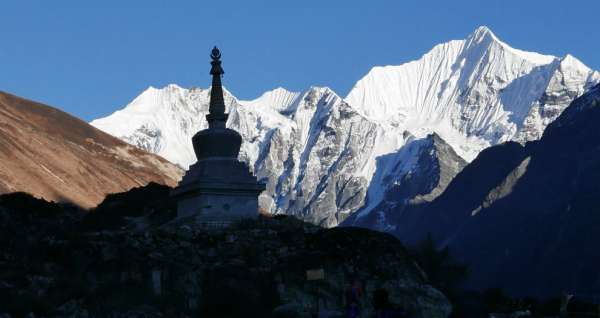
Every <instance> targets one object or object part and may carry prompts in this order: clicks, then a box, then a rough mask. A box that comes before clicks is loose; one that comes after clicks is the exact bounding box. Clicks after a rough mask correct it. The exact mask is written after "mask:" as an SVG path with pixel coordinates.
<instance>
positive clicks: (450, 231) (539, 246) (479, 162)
mask: <svg viewBox="0 0 600 318" xmlns="http://www.w3.org/2000/svg"><path fill="white" fill-rule="evenodd" d="M599 103H600V86H596V87H594V88H593V89H591V90H590V91H589V92H588V93H587V94H585V95H583V96H582V97H580V98H578V99H576V100H575V101H574V102H573V103H572V104H571V105H570V106H569V107H568V108H567V109H566V110H565V111H564V112H563V114H562V115H561V116H560V117H559V118H558V119H557V120H556V121H555V122H553V123H552V124H550V125H549V126H548V128H547V129H546V131H545V132H544V135H543V137H542V138H541V139H540V140H539V141H538V142H531V143H527V144H526V145H525V146H521V145H519V144H515V143H507V144H503V145H499V146H495V147H492V148H489V149H487V150H485V151H483V152H482V153H481V154H480V155H479V156H478V157H477V158H476V159H475V160H474V161H473V162H472V163H471V164H469V165H468V166H467V167H465V169H464V170H463V171H462V172H461V173H459V174H458V175H457V177H456V178H455V179H454V180H453V181H452V182H451V184H450V185H449V186H448V188H447V190H446V191H445V192H444V193H443V194H442V195H441V196H440V197H439V198H437V199H436V200H434V201H433V202H431V203H428V204H422V205H420V206H413V207H411V208H410V210H409V211H406V210H405V211H404V212H403V213H404V215H405V216H406V220H407V221H406V222H404V223H403V224H400V225H399V228H398V229H397V231H396V232H395V233H394V234H396V235H397V236H398V237H399V238H401V239H402V240H403V241H404V242H405V243H407V244H414V243H415V242H417V241H419V240H421V239H422V238H424V237H425V236H426V235H427V234H428V233H431V234H432V235H433V237H434V238H435V240H436V242H438V244H439V245H440V246H447V247H449V248H450V250H451V251H452V252H453V253H454V254H455V255H456V256H457V257H458V259H459V260H460V261H462V262H465V263H466V264H468V265H469V268H470V276H469V282H468V284H467V285H466V286H465V287H467V288H476V289H484V288H489V287H500V288H503V289H505V290H507V291H508V292H509V293H510V294H512V295H528V296H556V295H560V294H562V293H563V292H569V293H574V294H579V295H589V294H598V292H600V272H598V270H597V268H598V266H599V265H600V253H598V249H597V244H598V242H599V241H600V130H599V129H598V124H599V123H600V105H599Z"/></svg>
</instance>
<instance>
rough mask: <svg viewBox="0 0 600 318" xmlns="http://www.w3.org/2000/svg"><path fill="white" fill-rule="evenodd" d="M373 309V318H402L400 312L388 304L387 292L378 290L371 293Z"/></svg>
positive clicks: (381, 289) (402, 315)
mask: <svg viewBox="0 0 600 318" xmlns="http://www.w3.org/2000/svg"><path fill="white" fill-rule="evenodd" d="M373 308H374V309H375V318H403V317H404V314H403V312H402V311H401V310H399V309H396V308H394V306H393V305H392V303H390V299H389V294H388V292H387V290H385V289H383V288H378V289H376V290H375V291H374V292H373Z"/></svg>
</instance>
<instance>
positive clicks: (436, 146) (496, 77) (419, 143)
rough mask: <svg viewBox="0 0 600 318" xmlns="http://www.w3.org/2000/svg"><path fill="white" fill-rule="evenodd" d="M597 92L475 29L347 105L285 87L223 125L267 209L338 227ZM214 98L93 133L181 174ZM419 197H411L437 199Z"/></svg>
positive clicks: (153, 95)
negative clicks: (237, 140)
mask: <svg viewBox="0 0 600 318" xmlns="http://www.w3.org/2000/svg"><path fill="white" fill-rule="evenodd" d="M598 82H600V74H598V73H597V72H594V71H591V70H590V69H589V68H587V67H586V66H585V65H583V64H582V63H581V62H579V61H578V60H577V59H575V58H574V57H572V56H570V55H567V56H565V57H564V58H562V59H558V58H555V57H554V56H549V55H541V54H537V53H531V52H525V51H521V50H517V49H514V48H512V47H510V46H509V45H508V44H506V43H504V42H502V41H501V40H499V39H498V38H497V37H496V36H495V35H494V34H493V33H492V31H491V30H490V29H489V28H487V27H479V28H477V29H476V30H475V31H474V32H473V33H472V34H471V35H469V36H468V37H467V38H466V39H463V40H452V41H449V42H446V43H442V44H439V45H436V46H435V47H433V48H432V49H431V51H429V52H427V53H426V54H424V55H423V56H422V57H421V58H420V59H418V60H415V61H410V62H407V63H404V64H401V65H397V66H385V67H374V68H373V69H371V70H370V71H369V73H368V74H366V75H365V76H364V77H363V78H362V79H360V80H359V81H358V82H357V83H356V84H355V86H354V88H353V89H352V90H351V91H350V93H349V94H348V96H347V97H346V98H345V99H342V98H341V97H339V96H338V95H337V94H336V93H335V92H334V91H332V90H331V89H329V88H328V87H316V86H313V87H310V88H308V89H307V90H305V91H302V92H291V91H288V90H286V89H284V88H281V87H278V88H276V89H273V90H271V91H268V92H265V93H264V94H262V95H261V96H260V97H258V98H256V99H254V100H249V101H239V100H237V99H236V98H235V97H234V96H233V95H232V94H230V93H229V92H227V91H225V104H226V107H227V111H228V112H229V114H230V116H229V119H228V122H227V126H228V127H230V128H232V129H235V130H237V131H238V132H239V133H240V134H241V135H242V138H243V143H242V149H241V151H240V159H241V160H243V161H245V162H247V163H248V164H249V166H250V167H251V169H253V172H254V173H255V174H256V175H257V176H258V177H259V178H261V180H263V181H266V182H267V184H268V186H267V191H265V193H263V195H261V199H260V202H261V207H262V208H263V209H265V210H267V211H271V212H274V213H289V214H294V215H297V216H299V217H302V218H304V219H306V220H309V221H312V222H315V223H319V224H323V225H327V226H334V225H336V224H338V223H339V222H340V221H341V220H343V219H344V218H345V217H347V216H348V215H350V214H352V213H354V212H355V211H357V210H359V209H361V207H363V206H364V205H365V197H367V196H368V197H369V198H370V202H368V207H374V206H377V205H379V202H378V201H379V200H384V199H383V198H384V194H386V193H388V190H389V189H390V188H389V187H394V186H393V184H394V182H396V181H398V182H401V184H402V188H403V189H413V190H415V191H416V190H418V189H422V190H423V189H424V190H423V191H425V190H427V191H429V190H431V189H433V190H431V191H433V192H431V193H430V194H431V195H433V194H435V195H437V194H439V191H441V189H443V186H440V185H445V184H446V182H449V181H450V180H451V178H452V177H453V176H454V175H455V174H456V173H457V172H458V171H459V170H460V169H461V167H462V162H463V161H470V160H472V159H473V158H475V156H477V155H478V153H479V152H480V151H481V150H482V149H484V148H486V147H488V146H490V145H495V144H498V143H501V142H504V141H508V140H517V141H520V142H525V141H529V140H536V139H538V138H540V136H541V135H542V133H543V131H544V129H545V127H546V126H547V125H548V124H549V123H551V122H552V121H553V120H554V119H555V118H556V117H558V116H559V115H560V114H561V112H562V111H563V110H564V109H565V108H566V107H567V105H568V104H569V103H570V102H571V101H572V100H573V99H574V98H576V97H577V96H579V95H581V94H583V93H584V92H585V91H586V90H587V89H588V88H590V87H592V85H593V84H595V83H598ZM209 99H210V88H208V89H196V88H194V89H184V88H181V87H179V86H177V85H168V86H166V87H164V88H162V89H155V88H149V89H147V90H146V91H144V92H143V93H142V94H141V95H140V96H138V97H137V98H136V99H134V100H133V101H132V102H131V103H130V104H129V105H128V106H127V107H125V108H124V109H123V110H121V111H117V112H115V113H114V114H112V115H110V116H108V117H106V118H102V119H98V120H95V121H93V122H92V124H93V125H94V126H96V127H97V128H100V129H102V130H104V131H106V132H108V133H110V134H112V135H114V136H116V137H119V138H121V139H123V140H125V141H127V142H129V143H131V144H133V145H136V146H138V147H140V148H142V149H145V150H148V151H150V152H153V153H157V154H159V155H161V156H163V157H165V158H166V159H168V160H170V161H172V162H175V163H177V164H179V165H180V166H182V167H184V168H185V167H187V166H188V165H189V164H191V163H193V162H195V160H196V158H195V155H194V152H193V149H192V144H191V138H192V136H193V135H194V134H195V133H196V132H198V131H200V130H202V129H204V128H206V127H207V123H206V119H205V115H206V114H207V113H208V104H209ZM440 167H441V168H440ZM400 172H401V175H400V174H399V173H400ZM399 177H400V178H402V179H398V178H399ZM427 178H429V179H427ZM431 178H434V179H435V178H437V179H436V180H438V181H439V182H438V181H436V182H433V183H432V179H431ZM394 180H396V181H394ZM440 180H441V181H440ZM442 181H443V182H442ZM404 187H405V188H404ZM394 189H395V190H393V191H396V190H398V191H404V190H402V189H400V188H398V187H396V188H394ZM367 191H368V192H369V194H367ZM373 191H374V192H373ZM411 191H412V190H411ZM419 191H421V190H419ZM419 191H417V192H410V191H409V192H410V193H409V192H406V193H405V194H407V196H405V197H404V198H405V199H406V200H408V201H410V200H413V199H416V197H415V198H412V197H411V196H413V195H414V194H415V193H417V194H418V195H419V196H422V197H427V195H429V194H426V193H429V192H423V193H421V192H419ZM402 193H404V192H402ZM419 193H421V194H419ZM392 197H393V198H397V197H398V196H392ZM421 199H422V198H421ZM392 201H393V200H392ZM408 201H407V202H408ZM396 203H397V204H404V203H403V202H396V201H394V202H391V203H390V204H392V205H394V204H396ZM361 212H363V213H367V214H368V213H370V211H369V209H366V210H365V209H361Z"/></svg>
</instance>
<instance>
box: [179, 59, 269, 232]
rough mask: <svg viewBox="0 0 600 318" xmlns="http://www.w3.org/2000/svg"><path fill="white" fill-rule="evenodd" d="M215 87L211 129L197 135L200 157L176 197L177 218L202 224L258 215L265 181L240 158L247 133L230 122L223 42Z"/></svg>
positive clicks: (216, 64)
mask: <svg viewBox="0 0 600 318" xmlns="http://www.w3.org/2000/svg"><path fill="white" fill-rule="evenodd" d="M210 57H211V58H212V61H211V62H210V64H211V65H212V68H211V70H210V74H211V75H212V87H211V91H210V106H209V113H208V115H206V120H207V121H208V129H204V130H201V131H199V132H198V133H196V134H195V135H194V137H192V143H193V145H194V152H195V153H196V158H198V161H197V162H196V163H194V164H193V165H191V166H190V168H189V170H188V171H187V173H186V174H185V175H184V176H183V179H181V181H180V182H179V185H178V186H177V187H176V188H175V189H173V191H172V192H171V196H172V197H173V198H174V199H175V200H176V201H177V218H178V219H180V220H182V219H186V220H189V221H191V222H195V223H199V224H226V223H229V222H231V221H235V220H239V219H244V218H254V217H257V216H258V195H259V194H260V193H261V192H262V191H263V190H265V184H264V183H261V182H258V180H257V178H256V177H255V176H254V175H252V173H251V172H250V168H249V167H248V165H247V164H246V163H244V162H240V161H239V160H238V154H239V152H240V146H241V145H242V137H241V136H240V134H239V133H238V132H237V131H235V130H232V129H229V128H227V127H225V124H226V122H227V117H228V116H229V114H226V113H225V101H224V99H223V87H222V86H221V76H222V75H223V74H224V73H225V72H224V71H223V68H222V67H221V52H220V51H219V49H217V47H214V48H213V49H212V54H211V56H210Z"/></svg>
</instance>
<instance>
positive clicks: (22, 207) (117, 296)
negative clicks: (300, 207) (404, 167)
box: [0, 184, 451, 317]
mask: <svg viewBox="0 0 600 318" xmlns="http://www.w3.org/2000/svg"><path fill="white" fill-rule="evenodd" d="M168 192H169V188H168V187H166V186H159V185H157V184H151V185H149V186H147V187H144V188H137V189H134V190H132V191H130V192H128V193H121V194H116V195H111V196H109V197H107V199H106V200H105V201H104V202H103V203H102V204H101V205H100V206H98V207H97V208H96V209H95V210H92V212H89V213H87V214H84V213H82V211H81V210H79V209H78V208H75V207H72V206H65V205H59V204H55V203H48V202H46V201H43V200H39V199H35V198H33V197H31V196H29V195H27V194H24V193H13V194H7V195H3V196H0V242H2V246H3V248H2V250H1V253H0V308H2V310H1V311H4V312H6V313H8V314H9V315H10V317H21V316H25V315H28V314H30V313H34V315H35V317H142V316H143V317H191V316H197V315H198V314H200V315H201V316H202V317H238V316H243V317H309V316H310V312H311V311H312V310H314V306H315V301H316V300H315V299H316V295H317V289H318V293H319V295H320V296H319V298H320V299H321V301H320V307H321V308H322V309H323V308H324V309H326V310H327V311H328V312H329V313H330V314H332V316H331V317H336V315H337V316H339V315H341V314H342V313H343V308H344V303H343V302H344V291H345V290H346V288H347V286H348V285H349V284H350V283H351V282H353V281H354V280H359V281H360V282H362V284H363V286H364V290H365V296H364V297H363V298H364V299H363V300H362V304H363V307H364V309H365V311H366V312H367V313H369V312H371V313H372V310H373V308H372V306H371V300H370V299H371V295H372V294H373V292H374V290H375V289H378V288H385V289H386V290H387V291H388V292H389V295H390V300H391V301H392V302H393V303H394V304H396V305H398V306H401V307H402V308H403V309H404V310H405V311H406V312H407V314H408V315H409V317H447V316H448V314H449V313H450V310H451V306H450V304H449V302H448V301H447V300H446V298H445V297H444V295H442V294H441V293H440V292H439V291H437V290H436V289H434V288H433V287H431V286H430V285H428V282H427V279H426V275H425V274H424V273H423V271H422V270H420V269H419V267H418V266H417V265H416V264H415V262H414V261H413V260H412V259H411V258H410V257H409V256H408V254H407V251H406V250H405V248H404V247H403V246H402V245H401V243H400V242H399V241H398V240H396V239H395V238H394V237H392V236H391V235H388V234H382V233H377V232H373V231H370V230H366V229H358V228H336V229H323V228H320V227H316V226H314V225H310V224H308V223H304V222H301V221H298V220H296V219H294V218H291V217H277V218H260V219H258V220H253V221H245V222H240V223H237V224H234V225H232V226H231V227H229V228H225V229H211V230H207V229H198V228H194V227H191V226H190V225H187V224H175V222H172V221H171V219H172V217H173V216H174V213H173V212H172V211H173V210H172V207H171V205H170V203H168V200H165V199H166V198H167V197H168ZM315 268H323V269H324V271H325V279H324V280H322V281H307V279H306V270H307V269H315ZM1 311H0V314H2V312H1ZM3 317H6V315H5V316H3Z"/></svg>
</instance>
